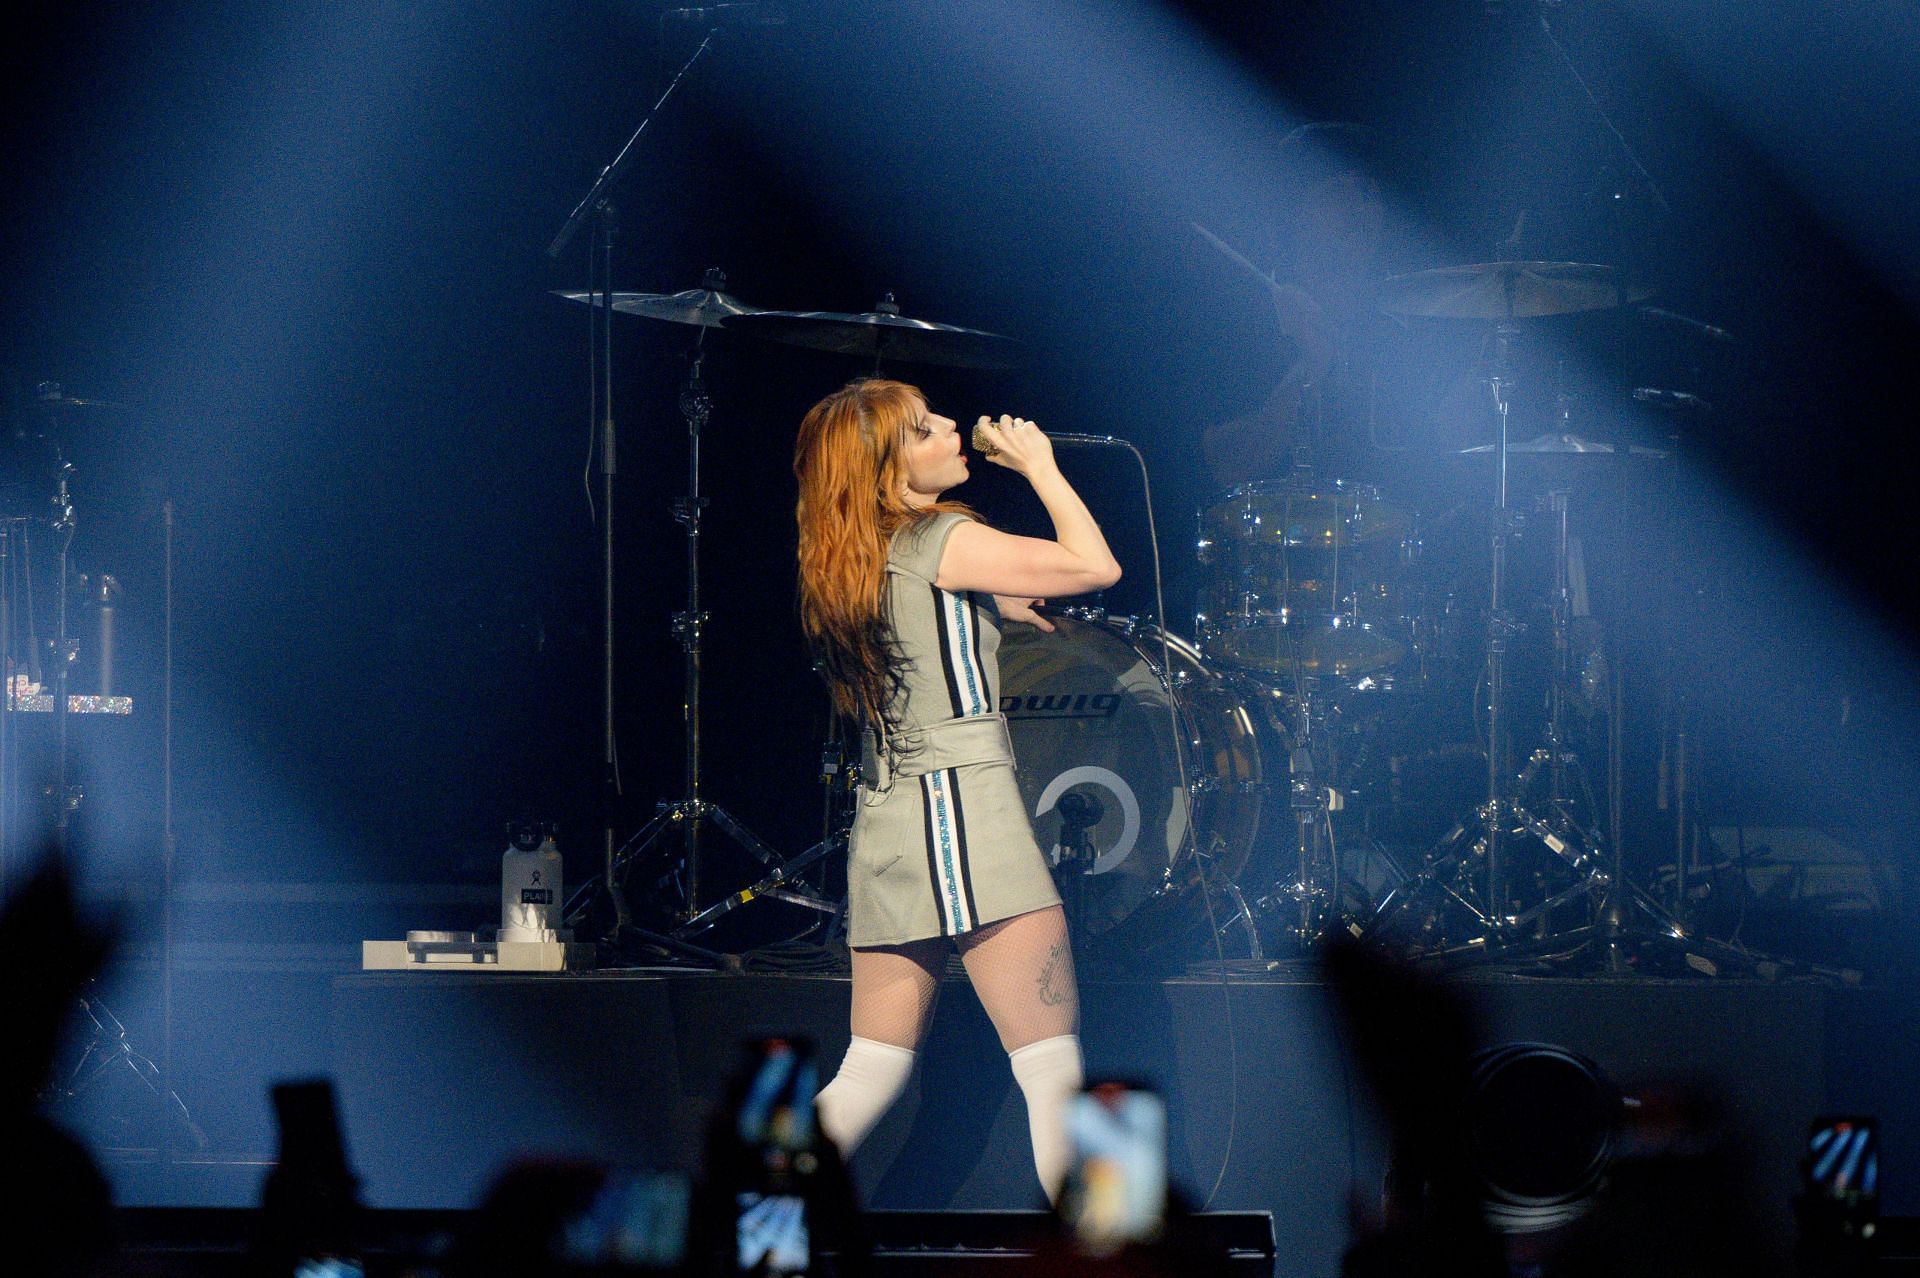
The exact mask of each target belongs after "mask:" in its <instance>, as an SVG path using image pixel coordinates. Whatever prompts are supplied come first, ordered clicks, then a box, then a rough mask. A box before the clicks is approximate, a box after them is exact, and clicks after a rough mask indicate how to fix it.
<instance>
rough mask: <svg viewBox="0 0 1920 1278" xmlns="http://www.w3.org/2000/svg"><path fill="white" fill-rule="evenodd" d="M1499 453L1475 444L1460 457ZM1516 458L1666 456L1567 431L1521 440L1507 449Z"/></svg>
mask: <svg viewBox="0 0 1920 1278" xmlns="http://www.w3.org/2000/svg"><path fill="white" fill-rule="evenodd" d="M1499 451H1500V446H1499V445H1498V444H1478V445H1475V446H1474V447H1472V448H1462V449H1461V450H1460V454H1461V456H1463V457H1485V456H1491V455H1492V454H1494V453H1497V452H1499ZM1519 454H1526V455H1528V456H1539V455H1546V456H1556V455H1557V456H1562V457H1614V456H1626V457H1645V458H1647V459H1648V460H1656V459H1658V458H1661V457H1665V456H1666V455H1667V454H1666V452H1665V451H1664V450H1663V449H1659V448H1644V447H1642V446H1641V445H1639V444H1629V445H1627V446H1626V447H1625V448H1615V447H1614V446H1613V445H1612V444H1603V443H1601V442H1600V441H1599V440H1597V439H1586V438H1583V437H1581V436H1579V435H1576V434H1574V433H1573V432H1571V431H1548V432H1547V433H1546V434H1544V435H1535V436H1534V437H1533V438H1532V439H1523V440H1521V441H1520V442H1519V443H1517V444H1516V443H1509V444H1508V445H1507V455H1508V456H1509V457H1512V456H1516V455H1519Z"/></svg>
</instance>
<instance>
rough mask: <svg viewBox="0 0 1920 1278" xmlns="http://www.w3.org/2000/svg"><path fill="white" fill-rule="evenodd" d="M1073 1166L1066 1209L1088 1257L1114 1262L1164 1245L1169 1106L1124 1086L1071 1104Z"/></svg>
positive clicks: (1107, 1087) (1098, 1088)
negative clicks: (1121, 1254) (1128, 1250)
mask: <svg viewBox="0 0 1920 1278" xmlns="http://www.w3.org/2000/svg"><path fill="white" fill-rule="evenodd" d="M1067 1132H1068V1135H1069V1136H1070V1137H1071V1138H1072V1140H1073V1155H1074V1162H1073V1168H1072V1170H1071V1172H1070V1173H1069V1174H1068V1178H1067V1188H1066V1192H1065V1193H1064V1194H1063V1195H1062V1197H1061V1210H1062V1213H1063V1214H1064V1215H1065V1217H1066V1219H1067V1224H1068V1226H1069V1227H1070V1228H1071V1230H1072V1232H1073V1236H1074V1240H1075V1244H1076V1245H1077V1246H1078V1247H1079V1249H1080V1250H1081V1251H1083V1252H1086V1253H1088V1254H1092V1255H1107V1254H1111V1253H1112V1252H1114V1251H1117V1250H1119V1249H1120V1248H1121V1247H1123V1246H1125V1245H1127V1244H1128V1243H1141V1242H1152V1241H1154V1240H1155V1239H1157V1238H1159V1236H1160V1231H1161V1228H1162V1226H1163V1225H1164V1224H1165V1220H1166V1206H1167V1107H1166V1103H1165V1102H1164V1101H1162V1100H1161V1099H1160V1097H1159V1096H1157V1095H1156V1094H1154V1093H1153V1092H1151V1091H1148V1090H1146V1089H1144V1088H1139V1087H1132V1086H1128V1085H1126V1084H1123V1083H1100V1084H1096V1085H1095V1086H1093V1087H1089V1088H1088V1089H1087V1090H1086V1091H1084V1092H1082V1093H1081V1094H1080V1095H1079V1096H1076V1097H1074V1098H1073V1100H1071V1101H1069V1102H1068V1111H1067Z"/></svg>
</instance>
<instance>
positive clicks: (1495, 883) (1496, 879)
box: [1363, 320, 1586, 957]
mask: <svg viewBox="0 0 1920 1278" xmlns="http://www.w3.org/2000/svg"><path fill="white" fill-rule="evenodd" d="M1517 336H1518V329H1517V328H1516V327H1515V326H1514V325H1513V323H1512V322H1511V321H1510V320H1507V321H1501V322H1499V323H1498V324H1497V325H1496V327H1495V329H1494V357H1493V365H1492V369H1491V371H1490V373H1489V375H1488V377H1487V379H1486V385H1487V389H1488V392H1489V393H1490V394H1491V396H1492V398H1493V406H1494V411H1495V415H1496V417H1497V418H1498V421H1499V427H1500V433H1499V440H1498V443H1497V445H1496V449H1495V459H1496V462H1497V468H1496V480H1495V489H1494V505H1493V510H1492V519H1491V527H1490V555H1489V558H1490V561H1491V563H1490V571H1489V576H1488V599H1487V637H1486V671H1487V701H1486V707H1487V772H1486V778H1487V797H1486V802H1485V803H1484V804H1482V805H1481V806H1480V807H1479V808H1478V809H1476V810H1475V811H1474V813H1473V814H1472V815H1471V816H1469V817H1466V818H1463V819H1462V820H1460V821H1459V822H1457V823H1456V824H1455V825H1454V826H1453V828H1452V829H1450V830H1449V831H1447V833H1446V834H1445V835H1444V836H1442V838H1441V840H1440V842H1439V843H1438V844H1437V845H1436V846H1435V847H1434V849H1433V851H1431V852H1429V853H1428V855H1427V868H1426V869H1425V870H1423V871H1421V873H1420V874H1418V875H1416V876H1415V877H1414V878H1413V879H1412V880H1410V881H1409V882H1407V883H1405V884H1403V885H1401V886H1400V887H1399V888H1397V889H1395V890H1394V891H1393V892H1391V893H1389V894H1388V896H1387V899H1386V900H1384V901H1382V902H1381V903H1380V906H1379V908H1378V909H1377V910H1376V911H1375V912H1374V916H1373V918H1372V920H1371V921H1370V922H1369V923H1368V925H1367V927H1366V929H1365V931H1364V933H1363V935H1365V936H1367V937H1377V936H1379V935H1380V934H1381V933H1383V932H1384V931H1385V930H1386V928H1387V926H1388V925H1389V924H1390V923H1391V922H1392V921H1393V920H1394V919H1397V918H1399V917H1401V916H1402V915H1404V914H1406V913H1407V912H1408V911H1409V910H1410V909H1411V908H1412V906H1413V903H1414V902H1415V900H1416V899H1417V898H1418V897H1419V896H1420V894H1421V893H1422V892H1423V891H1424V890H1425V889H1427V888H1429V887H1437V888H1438V890H1439V891H1440V893H1441V894H1442V896H1443V897H1444V898H1445V899H1446V900H1447V901H1450V902H1452V903H1453V904H1454V905H1456V906H1459V907H1460V908H1461V909H1463V910H1464V911H1465V912H1466V913H1467V915H1468V916H1469V917H1470V918H1471V919H1472V922H1473V925H1474V926H1475V927H1476V928H1477V929H1478V930H1479V934H1478V935H1477V936H1474V937H1472V938H1470V939H1469V940H1467V941H1466V942H1465V943H1464V944H1463V945H1461V946H1458V947H1448V949H1445V950H1442V951H1440V952H1439V953H1437V954H1433V955H1430V956H1431V957H1447V956H1449V955H1450V954H1452V953H1453V952H1455V951H1467V952H1473V953H1485V952H1487V951H1489V950H1490V949H1493V948H1497V947H1499V946H1501V945H1503V944H1504V943H1505V942H1506V941H1507V940H1508V939H1509V937H1510V936H1512V935H1513V933H1514V931H1515V929H1516V928H1517V927H1522V926H1525V925H1527V924H1528V923H1532V922H1534V921H1537V920H1543V919H1544V918H1545V917H1546V914H1547V913H1549V912H1550V911H1551V910H1552V909H1553V908H1556V907H1557V906H1558V905H1560V904H1561V903H1562V902H1563V901H1564V900H1565V899H1568V894H1566V893H1563V894H1561V895H1560V896H1556V897H1553V898H1550V899H1549V900H1548V901H1546V902H1543V903H1542V904H1541V905H1539V906H1537V907H1535V909H1533V910H1532V911H1529V912H1528V914H1527V915H1526V916H1524V918H1515V917H1511V916H1509V915H1508V914H1507V910H1508V908H1509V905H1510V902H1509V899H1508V886H1507V864H1506V860H1507V840H1508V838H1509V837H1510V836H1511V835H1514V834H1522V833H1526V834H1532V835H1534V837H1536V838H1538V839H1540V840H1541V842H1543V843H1545V844H1546V845H1547V846H1548V848H1549V849H1551V850H1552V851H1554V852H1556V853H1559V854H1562V855H1564V854H1565V849H1566V846H1567V845H1566V844H1565V843H1564V841H1562V840H1561V839H1560V838H1559V836H1558V835H1557V834H1555V833H1554V832H1553V831H1552V830H1551V829H1549V828H1548V827H1547V826H1546V825H1545V823H1544V822H1541V821H1540V820H1538V819H1537V818H1536V817H1534V816H1533V815H1532V814H1531V813H1529V812H1527V811H1526V810H1525V809H1524V808H1522V807H1521V806H1520V804H1519V803H1518V801H1517V800H1516V798H1515V797H1514V791H1513V790H1511V789H1510V788H1509V784H1508V778H1509V777H1510V776H1511V775H1512V773H1511V771H1510V769H1509V768H1508V764H1507V759H1508V743H1507V732H1508V730H1507V720H1506V699H1507V688H1506V658H1507V644H1508V642H1509V640H1511V639H1512V638H1514V637H1515V636H1516V635H1518V634H1520V633H1521V631H1522V630H1523V629H1524V627H1523V626H1522V625H1521V624H1520V623H1519V622H1517V621H1515V620H1514V619H1513V617H1512V616H1511V615H1509V614H1508V612H1507V610H1506V604H1507V599H1506V585H1507V553H1508V550H1509V548H1510V544H1511V542H1512V539H1513V535H1514V532H1515V530H1516V529H1517V527H1518V524H1519V519H1520V513H1519V512H1517V511H1515V510H1514V509H1513V507H1512V505H1511V504H1510V502H1509V500H1508V483H1507V461H1508V456H1509V453H1508V448H1509V443H1510V433H1509V415H1510V409H1511V401H1510V400H1509V398H1508V392H1509V391H1510V390H1511V389H1512V387H1513V382H1512V379H1511V378H1510V377H1509V376H1508V375H1507V373H1508V369H1509V368H1510V367H1511V364H1512V353H1513V343H1514V339H1515V338H1516V337H1517ZM1476 861H1477V862H1478V863H1479V864H1480V867H1481V871H1480V875H1479V877H1480V880H1481V886H1480V888H1479V890H1478V891H1476V890H1475V887H1474V885H1473V882H1472V880H1473V878H1474V877H1475V876H1474V873H1473V869H1472V866H1473V864H1474V862H1476ZM1585 890H1586V885H1585V883H1582V884H1581V885H1580V886H1579V887H1578V888H1577V889H1574V893H1575V894H1577V893H1578V892H1581V891H1585Z"/></svg>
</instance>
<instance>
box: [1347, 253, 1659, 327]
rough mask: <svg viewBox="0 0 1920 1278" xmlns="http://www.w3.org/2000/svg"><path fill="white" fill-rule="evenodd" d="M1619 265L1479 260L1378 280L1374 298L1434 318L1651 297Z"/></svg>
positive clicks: (1570, 310)
mask: <svg viewBox="0 0 1920 1278" xmlns="http://www.w3.org/2000/svg"><path fill="white" fill-rule="evenodd" d="M1652 295H1653V290H1652V289H1649V288H1646V287H1644V286H1643V285H1640V284H1637V283H1635V282H1634V281H1632V280H1630V279H1628V278H1627V275H1626V273H1625V272H1624V271H1622V270H1621V269H1620V268H1618V267H1614V266H1597V265H1595V264H1594V263H1591V262H1480V263H1477V264H1475V265H1473V266H1443V267H1439V268H1436V269H1434V270H1430V271H1414V272H1413V273H1412V274H1410V275H1395V276H1392V277H1391V278H1389V279H1385V280H1382V281H1381V282H1380V285H1379V289H1378V292H1377V294H1376V304H1377V305H1378V306H1379V307H1380V309H1381V310H1383V311H1386V312H1388V313H1389V314H1392V315H1413V316H1422V317H1427V318H1432V319H1476V320H1509V319H1537V318H1539V317H1540V316H1543V315H1573V314H1576V313H1578V312H1580V311H1601V310H1606V309H1608V308H1610V307H1614V306H1622V305H1625V304H1626V303H1628V302H1637V301H1640V300H1641V299H1643V298H1647V297H1651V296H1652Z"/></svg>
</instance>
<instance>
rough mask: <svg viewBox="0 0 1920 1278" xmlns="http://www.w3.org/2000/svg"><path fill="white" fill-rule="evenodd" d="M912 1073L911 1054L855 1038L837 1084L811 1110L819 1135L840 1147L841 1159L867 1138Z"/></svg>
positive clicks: (824, 1091) (816, 1099)
mask: <svg viewBox="0 0 1920 1278" xmlns="http://www.w3.org/2000/svg"><path fill="white" fill-rule="evenodd" d="M912 1073H913V1049H911V1048H907V1047H895V1046H894V1045H893V1044H891V1043H882V1042H878V1041H876V1040H874V1039H871V1038H861V1037H859V1036H857V1035H856V1036H855V1037H854V1040H853V1041H852V1042H851V1043H849V1044H848V1045H847V1054H846V1057H845V1058H844V1059H843V1060H842V1061H841V1062H840V1072H839V1073H837V1074H835V1075H834V1076H833V1081H832V1082H831V1083H828V1084H827V1085H826V1086H825V1087H823V1088H821V1089H820V1094H819V1095H818V1096H815V1097H814V1100H813V1107H814V1110H815V1112H817V1113H818V1114H819V1116H820V1130H821V1131H823V1132H825V1133H826V1134H827V1138H828V1139H829V1140H831V1141H832V1142H833V1143H834V1144H835V1145H836V1146H838V1147H839V1150H840V1156H841V1157H842V1158H851V1157H853V1151H854V1150H855V1149H857V1148H859V1146H860V1142H861V1141H863V1140H865V1139H866V1138H867V1133H868V1132H870V1131H872V1130H873V1125H874V1124H875V1123H877V1122H879V1121H880V1118H881V1115H883V1114H885V1113H886V1112H887V1110H888V1108H889V1107H890V1106H892V1104H893V1102H894V1100H895V1099H896V1098H897V1097H898V1096H899V1095H900V1093H901V1091H902V1090H903V1089H904V1088H905V1087H906V1085H907V1079H908V1077H909V1076H910V1075H912Z"/></svg>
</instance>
